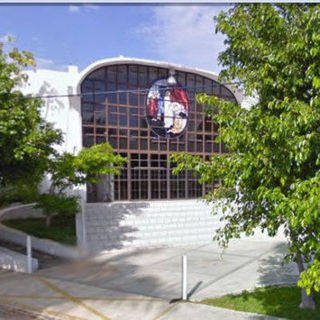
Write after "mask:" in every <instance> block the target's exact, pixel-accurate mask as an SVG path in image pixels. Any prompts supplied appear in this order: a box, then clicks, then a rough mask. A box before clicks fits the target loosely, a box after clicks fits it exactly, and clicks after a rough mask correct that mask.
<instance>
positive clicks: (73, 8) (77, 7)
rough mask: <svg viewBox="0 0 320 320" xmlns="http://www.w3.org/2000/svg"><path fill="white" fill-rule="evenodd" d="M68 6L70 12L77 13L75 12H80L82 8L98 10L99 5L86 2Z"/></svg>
mask: <svg viewBox="0 0 320 320" xmlns="http://www.w3.org/2000/svg"><path fill="white" fill-rule="evenodd" d="M68 8H69V12H71V13H75V12H79V11H80V9H82V8H84V9H86V10H98V9H99V6H98V5H94V4H84V5H70V6H69V7H68Z"/></svg>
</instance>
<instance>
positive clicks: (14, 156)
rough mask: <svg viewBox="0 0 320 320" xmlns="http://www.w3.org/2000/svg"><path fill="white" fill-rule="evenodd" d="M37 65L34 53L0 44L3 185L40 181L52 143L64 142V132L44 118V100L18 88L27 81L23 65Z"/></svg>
mask: <svg viewBox="0 0 320 320" xmlns="http://www.w3.org/2000/svg"><path fill="white" fill-rule="evenodd" d="M34 65H35V61H34V59H33V56H32V54H31V53H29V52H26V51H23V52H19V51H18V50H17V49H16V48H13V49H12V50H11V51H9V52H8V53H7V52H6V51H5V50H4V49H3V45H2V44H1V43H0V152H1V161H0V184H1V185H5V186H8V185H12V184H16V183H17V181H21V180H26V181H27V180H30V181H35V180H37V181H40V179H41V177H42V174H43V173H44V171H45V170H46V167H47V163H48V161H47V159H48V156H49V155H51V154H53V153H54V152H55V151H54V148H53V145H54V144H59V143H61V141H62V135H61V132H60V131H58V130H55V129H53V127H52V125H51V124H49V123H46V122H45V121H44V120H43V119H42V118H41V116H40V108H41V104H42V102H41V100H39V99H35V98H32V97H31V96H30V95H23V94H22V92H21V91H20V90H18V86H19V85H21V84H23V83H25V81H26V80H27V77H26V75H25V74H23V73H21V71H22V68H23V67H27V66H34Z"/></svg>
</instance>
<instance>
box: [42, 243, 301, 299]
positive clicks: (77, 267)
mask: <svg viewBox="0 0 320 320" xmlns="http://www.w3.org/2000/svg"><path fill="white" fill-rule="evenodd" d="M285 252H286V245H285V243H284V242H283V241H282V240H280V239H263V238H254V239H241V240H237V241H233V242H232V243H231V244H230V246H229V248H228V249H227V250H226V251H225V252H224V253H222V252H221V249H220V248H219V247H218V246H217V244H214V243H213V244H209V245H202V246H189V247H180V248H157V249H145V250H135V251H126V252H121V253H119V252H117V253H113V254H110V253H101V254H99V255H97V256H95V257H92V258H90V259H84V260H81V261H78V262H74V263H69V264H66V265H62V266H58V267H54V268H51V269H45V270H42V271H40V272H39V274H42V275H45V276H50V277H54V278H56V279H60V280H61V279H65V280H68V281H74V282H77V283H81V284H86V285H92V286H96V287H99V288H105V289H114V290H117V291H122V292H127V293H133V294H139V295H143V296H146V297H154V298H163V299H167V300H173V299H179V298H180V296H181V256H182V255H183V254H186V255H187V260H188V292H189V298H190V299H191V300H200V299H203V298H206V297H213V296H219V295H223V294H225V293H231V292H240V291H242V290H244V289H253V288H254V287H256V286H263V285H270V284H282V283H292V282H295V281H296V280H297V275H298V273H297V270H296V268H295V266H294V265H285V266H282V264H281V262H282V259H283V256H284V254H285Z"/></svg>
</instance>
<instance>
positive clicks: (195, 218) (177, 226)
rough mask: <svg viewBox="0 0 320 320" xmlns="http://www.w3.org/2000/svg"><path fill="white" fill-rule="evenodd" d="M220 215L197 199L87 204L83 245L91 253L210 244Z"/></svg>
mask: <svg viewBox="0 0 320 320" xmlns="http://www.w3.org/2000/svg"><path fill="white" fill-rule="evenodd" d="M220 216H221V215H220V214H219V213H218V214H217V215H212V207H211V206H208V205H207V204H205V203H204V202H202V201H198V200H176V201H174V200H170V201H138V202H114V203H89V204H86V210H85V217H84V221H85V237H86V243H87V246H88V249H89V250H90V251H91V252H97V251H101V250H112V249H121V248H128V247H150V246H164V245H166V246H175V245H185V244H202V243H203V244H204V243H210V242H212V238H213V235H214V232H215V230H216V229H217V228H218V227H221V225H222V224H221V222H220V221H219V218H220ZM79 223H81V221H80V219H79Z"/></svg>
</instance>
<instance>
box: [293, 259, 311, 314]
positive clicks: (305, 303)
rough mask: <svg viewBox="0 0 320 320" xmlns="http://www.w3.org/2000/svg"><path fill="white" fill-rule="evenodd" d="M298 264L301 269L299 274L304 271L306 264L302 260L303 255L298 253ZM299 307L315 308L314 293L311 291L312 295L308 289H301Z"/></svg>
mask: <svg viewBox="0 0 320 320" xmlns="http://www.w3.org/2000/svg"><path fill="white" fill-rule="evenodd" d="M296 262H297V265H298V270H299V274H301V272H302V271H304V265H303V260H302V256H301V255H298V256H297V261H296ZM299 308H301V309H305V308H308V309H312V310H315V308H316V305H315V302H314V300H313V293H312V291H311V293H310V295H307V292H306V289H303V288H302V289H301V303H300V305H299Z"/></svg>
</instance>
